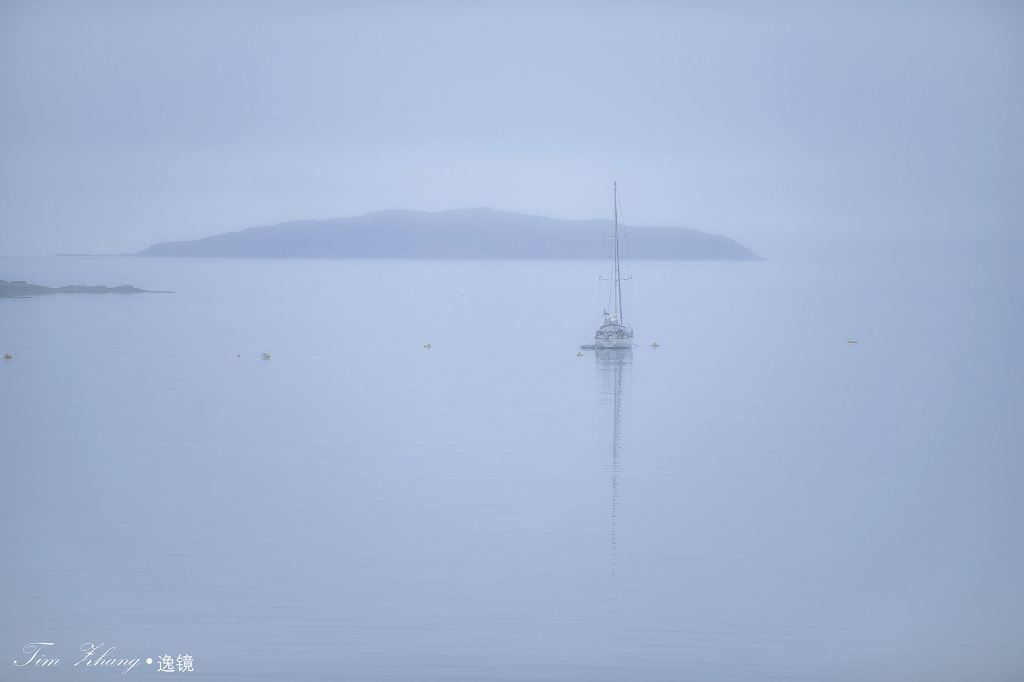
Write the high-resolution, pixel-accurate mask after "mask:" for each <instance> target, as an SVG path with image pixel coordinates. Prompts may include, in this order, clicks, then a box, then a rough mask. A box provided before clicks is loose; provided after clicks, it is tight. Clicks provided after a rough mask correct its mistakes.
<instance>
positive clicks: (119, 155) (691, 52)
mask: <svg viewBox="0 0 1024 682" xmlns="http://www.w3.org/2000/svg"><path fill="white" fill-rule="evenodd" d="M1022 84H1024V4H1022V3H1017V2H990V3H985V2H963V3H948V4H945V3H938V2H927V3H920V4H900V5H898V6H893V5H892V4H889V3H873V2H871V3H869V2H865V3H850V4H843V3H811V2H808V3H754V2H750V3H711V2H692V3H633V2H630V3H626V2H619V3H603V4H602V3H545V4H540V3H537V4H530V3H525V2H505V3H343V2H337V3H327V2H249V3H232V2H216V3H214V2H210V3H201V2H131V3H129V2H47V1H36V0H33V1H25V2H11V1H7V0H0V254H2V255H18V254H28V255H32V254H49V253H54V252H60V251H70V252H124V251H134V250H137V249H140V248H143V247H145V246H147V245H148V244H150V243H152V242H155V241H162V240H169V239H187V238H194V237H200V236H205V235H208V234H212V233H216V232H221V231H225V230H230V229H237V228H240V227H245V226H250V225H258V224H266V223H273V222H279V221H285V220H292V219H299V218H327V217H333V216H343V215H352V214H358V213H362V212H366V211H371V210H376V209H384V208H419V209H427V210H438V209H445V208H453V207H469V206H491V207H495V208H504V209H510V210H520V211H526V212H534V213H541V214H545V215H551V216H556V217H566V218H577V217H578V218H584V217H599V216H604V215H608V214H609V213H610V210H609V203H610V186H611V181H612V180H613V179H615V180H618V182H619V184H620V186H621V187H622V189H623V202H624V214H625V218H626V220H627V222H630V223H633V224H672V225H686V226H690V227H695V228H698V229H703V230H707V231H711V232H719V233H723V234H727V235H729V236H731V237H734V238H736V239H738V240H740V241H742V242H744V243H745V244H747V245H748V246H750V247H752V248H754V249H755V250H757V251H758V252H760V253H762V254H764V255H766V256H768V257H780V256H783V255H785V254H787V253H792V252H796V251H803V250H808V249H809V250H811V251H812V252H813V250H814V249H820V248H835V247H836V245H849V246H850V248H869V249H873V248H874V245H876V244H878V243H882V244H884V245H885V246H886V247H887V248H888V247H890V246H891V247H893V248H905V247H906V246H907V245H910V244H914V243H916V242H919V241H920V240H921V239H924V238H927V239H928V240H929V241H931V242H934V243H937V244H944V245H947V246H948V245H951V244H953V245H955V244H956V243H958V241H959V240H981V241H982V242H985V243H988V244H995V245H998V244H1008V243H1012V242H1016V243H1018V244H1019V237H1018V236H1017V231H1018V228H1019V227H1020V224H1021V216H1022V215H1024V196H1022V194H1024V192H1022V186H1024V133H1022V123H1021V121H1022V120H1024V95H1022V89H1024V85H1022Z"/></svg>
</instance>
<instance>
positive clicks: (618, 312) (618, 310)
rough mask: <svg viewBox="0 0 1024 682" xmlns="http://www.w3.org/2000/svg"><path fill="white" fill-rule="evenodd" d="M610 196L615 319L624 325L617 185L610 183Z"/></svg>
mask: <svg viewBox="0 0 1024 682" xmlns="http://www.w3.org/2000/svg"><path fill="white" fill-rule="evenodd" d="M612 196H613V202H614V205H615V317H617V318H618V320H619V324H626V322H625V320H623V319H622V277H621V275H620V273H619V183H617V182H613V183H612Z"/></svg>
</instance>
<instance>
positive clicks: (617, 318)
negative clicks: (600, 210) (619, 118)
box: [584, 183, 633, 350]
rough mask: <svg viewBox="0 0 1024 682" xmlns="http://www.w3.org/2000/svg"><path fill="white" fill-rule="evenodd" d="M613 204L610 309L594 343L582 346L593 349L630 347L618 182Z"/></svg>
mask: <svg viewBox="0 0 1024 682" xmlns="http://www.w3.org/2000/svg"><path fill="white" fill-rule="evenodd" d="M612 194H613V204H614V207H615V234H614V235H613V237H614V239H615V253H614V258H615V268H614V272H613V276H612V283H611V287H612V288H611V307H612V310H611V311H608V310H607V309H606V310H605V311H604V321H603V322H602V323H601V326H600V327H599V328H598V330H597V331H596V332H594V344H593V345H592V346H584V348H593V349H595V350H602V349H609V348H632V347H633V330H632V329H630V328H629V326H627V325H626V320H625V318H624V317H623V315H622V267H621V264H620V260H619V187H618V183H613V184H612Z"/></svg>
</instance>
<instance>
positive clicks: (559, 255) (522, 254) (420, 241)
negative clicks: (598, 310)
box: [130, 208, 759, 260]
mask: <svg viewBox="0 0 1024 682" xmlns="http://www.w3.org/2000/svg"><path fill="white" fill-rule="evenodd" d="M621 229H623V231H624V233H625V235H626V237H627V239H626V248H627V254H626V255H627V257H628V258H631V259H634V260H759V258H758V256H757V255H756V254H755V253H754V252H753V251H751V250H750V249H748V248H747V247H745V246H743V245H742V244H739V243H737V242H735V241H733V240H731V239H729V238H727V237H723V236H721V235H714V234H708V233H706V232H699V231H697V230H693V229H689V228H685V227H632V226H630V227H626V226H621ZM611 231H612V222H611V221H610V220H559V219H556V218H544V217H541V216H532V215H524V214H521V213H512V212H510V211H496V210H493V209H488V208H472V209H456V210H451V211H440V212H437V213H427V212H424V211H399V210H395V211H377V212H374V213H367V214H366V215H362V216H356V217H352V218H332V219H330V220H300V221H295V222H288V223H280V224H277V225H267V226H263V227H251V228H249V229H246V230H241V231H238V232H225V233H223V234H218V235H214V236H212V237H205V238H203V239H195V240H192V241H177V242H163V243H160V244H154V245H153V246H150V247H149V248H147V249H144V250H142V251H139V252H138V253H136V254H130V255H136V256H192V257H233V258H452V259H523V260H535V259H558V260H589V259H597V258H603V257H605V256H606V255H607V251H606V247H607V244H606V240H605V239H603V237H605V236H607V235H609V234H611Z"/></svg>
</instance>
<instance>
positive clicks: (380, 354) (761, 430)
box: [0, 258, 1024, 682]
mask: <svg viewBox="0 0 1024 682" xmlns="http://www.w3.org/2000/svg"><path fill="white" fill-rule="evenodd" d="M0 268H2V270H0V277H3V278H5V279H27V280H29V281H33V282H37V283H41V284H48V285H61V284H72V283H83V284H93V283H97V284H98V283H103V284H111V285H113V284H120V283H130V284H135V285H138V286H142V287H145V288H150V289H171V290H174V291H175V292H176V293H174V294H166V295H157V294H153V295H138V296H112V295H111V296H70V295H65V296H43V297H37V298H33V299H19V300H0V352H9V353H12V354H14V356H15V357H14V359H13V360H9V361H6V362H3V364H2V365H0V449H2V453H3V455H2V467H3V469H2V476H0V538H2V541H3V549H2V550H0V651H2V656H0V679H5V680H6V679H11V680H28V679H33V680H45V679H64V678H68V679H71V678H76V677H77V678H92V679H95V678H103V679H124V678H121V677H120V676H119V675H118V672H117V671H116V670H82V668H81V667H79V668H75V667H73V666H72V665H71V664H72V663H73V662H74V660H77V658H79V657H80V655H79V656H75V654H76V653H77V652H78V647H79V645H80V644H81V643H82V642H96V643H99V642H102V643H105V644H106V645H108V646H110V645H114V646H117V653H118V655H125V656H141V657H143V658H145V657H147V656H151V657H153V658H157V657H159V656H161V655H163V654H168V655H171V656H177V655H178V654H185V653H188V654H190V655H192V656H193V660H194V668H195V672H193V673H191V674H190V675H191V676H189V677H187V679H195V680H201V679H210V680H254V679H266V680H641V679H649V680H714V681H730V680H758V681H761V680H773V679H778V680H901V681H902V680H929V681H930V682H934V681H937V680H951V681H952V680H957V681H959V680H968V679H970V680H988V681H999V680H1020V679H1022V676H1024V649H1022V648H1021V647H1020V643H1021V642H1022V641H1024V584H1022V578H1021V576H1022V575H1024V542H1022V540H1024V536H1022V522H1024V496H1022V494H1021V489H1022V483H1024V459H1022V457H1021V455H1022V452H1024V448H1022V446H1021V443H1022V437H1024V426H1022V419H1021V416H1022V406H1024V389H1022V385H1024V373H1022V361H1021V353H1022V352H1024V351H1022V348H1024V345H1022V344H1024V333H1022V331H1024V323H1022V322H1021V310H1022V309H1024V297H1022V287H1021V285H1020V278H1019V277H1016V276H1015V275H1014V274H1013V273H1012V272H1011V271H1010V270H1009V268H1007V267H1004V266H999V265H993V264H991V263H985V262H980V261H978V260H969V262H959V261H955V260H949V261H942V262H929V263H927V264H915V265H907V264H906V263H899V264H892V265H891V266H887V267H880V266H878V265H877V264H873V263H862V264H859V265H858V264H837V263H830V264H826V265H820V264H819V265H814V266H810V265H807V264H800V263H787V262H758V263H636V264H633V266H632V272H633V275H634V279H633V280H631V282H630V284H631V286H632V289H633V290H632V292H631V294H632V295H631V297H630V300H631V301H632V305H631V309H630V313H631V320H632V322H633V324H634V326H635V328H636V331H637V343H638V345H637V347H636V348H635V349H634V350H633V351H632V353H631V354H626V355H613V356H609V357H604V356H597V355H595V354H594V353H592V352H591V353H585V354H584V355H583V357H577V356H576V352H577V348H578V345H579V344H580V343H585V342H587V341H588V340H589V339H590V337H591V335H592V333H593V329H594V327H595V325H596V324H597V322H598V321H599V317H600V310H601V298H600V296H599V285H600V283H599V282H598V279H597V276H598V269H599V267H598V265H597V264H594V263H557V262H552V263H537V262H525V263H524V262H386V261H384V262H359V261H355V262H352V261H331V260H325V261H318V260H309V261H291V260H289V261H262V260H253V261H246V260H157V259H154V260H147V259H134V258H46V259H7V260H2V261H0ZM850 339H856V340H857V341H859V343H857V344H849V343H848V340H850ZM653 341H658V342H659V343H660V344H661V347H660V348H657V349H655V348H652V347H650V345H649V344H650V343H651V342H653ZM426 342H430V343H431V344H432V348H431V349H429V350H426V349H424V348H423V344H424V343H426ZM264 351H265V352H269V353H271V354H272V358H271V359H270V360H268V361H264V360H262V359H260V353H262V352H264ZM34 641H47V642H55V643H56V644H55V646H54V647H53V653H54V655H57V656H60V658H61V659H62V663H61V665H60V667H59V668H57V669H50V670H32V669H24V668H18V667H15V666H13V664H12V662H13V661H14V660H16V659H19V658H20V659H24V655H23V654H22V653H21V648H22V647H23V646H24V645H25V644H26V643H28V642H34ZM156 667H157V663H156V662H154V664H152V665H146V664H145V662H144V661H143V662H142V663H141V664H140V665H139V667H138V668H136V669H135V670H133V671H132V672H131V673H130V674H129V675H128V676H126V677H127V678H129V679H130V678H132V677H138V676H140V675H143V676H146V675H151V674H155V673H156ZM176 674H185V673H176ZM171 679H176V678H171Z"/></svg>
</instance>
